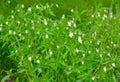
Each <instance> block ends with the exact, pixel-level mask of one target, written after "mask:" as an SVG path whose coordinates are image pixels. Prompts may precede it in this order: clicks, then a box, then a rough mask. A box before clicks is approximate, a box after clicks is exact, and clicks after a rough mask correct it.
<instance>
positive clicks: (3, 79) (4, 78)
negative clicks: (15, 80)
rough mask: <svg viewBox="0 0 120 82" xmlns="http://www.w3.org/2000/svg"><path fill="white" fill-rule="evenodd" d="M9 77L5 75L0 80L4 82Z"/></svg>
mask: <svg viewBox="0 0 120 82" xmlns="http://www.w3.org/2000/svg"><path fill="white" fill-rule="evenodd" d="M9 77H10V75H7V76H5V77H3V78H2V80H1V82H5V81H6V80H8V79H9Z"/></svg>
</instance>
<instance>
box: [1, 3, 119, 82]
mask: <svg viewBox="0 0 120 82" xmlns="http://www.w3.org/2000/svg"><path fill="white" fill-rule="evenodd" d="M59 7H60V5H59V4H49V3H46V4H44V5H42V4H41V3H37V4H36V3H35V4H34V5H31V6H29V7H28V8H25V5H24V4H18V5H17V6H16V7H15V9H14V10H12V11H11V14H10V15H9V16H8V17H7V19H6V18H4V16H2V15H1V16H0V46H1V47H0V70H1V71H0V80H1V81H2V82H4V81H6V80H7V81H8V80H9V81H10V80H11V81H12V82H117V81H118V79H119V78H120V28H119V27H120V15H119V14H120V12H119V10H117V9H118V8H116V13H114V12H113V10H112V7H102V6H98V8H91V9H89V10H88V9H86V10H82V11H79V10H78V9H70V10H69V11H68V12H69V13H67V14H66V13H62V14H61V16H59V17H57V15H56V13H55V12H54V10H55V9H54V8H56V9H57V8H58V9H59Z"/></svg>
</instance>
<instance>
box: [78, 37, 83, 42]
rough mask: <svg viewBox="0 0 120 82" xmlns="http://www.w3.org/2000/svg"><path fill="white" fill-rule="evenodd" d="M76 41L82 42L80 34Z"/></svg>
mask: <svg viewBox="0 0 120 82" xmlns="http://www.w3.org/2000/svg"><path fill="white" fill-rule="evenodd" d="M78 42H79V43H81V44H82V39H81V37H80V36H78Z"/></svg>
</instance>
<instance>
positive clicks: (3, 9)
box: [0, 0, 120, 16]
mask: <svg viewBox="0 0 120 82" xmlns="http://www.w3.org/2000/svg"><path fill="white" fill-rule="evenodd" d="M38 2H39V3H42V4H45V3H55V4H59V5H60V7H59V10H56V12H57V13H58V15H59V14H61V11H62V12H65V13H66V12H67V11H68V10H70V9H72V8H73V9H75V8H77V9H78V10H84V9H90V8H97V7H101V6H102V7H111V8H113V11H115V10H116V8H117V7H118V6H119V3H120V0H0V14H3V15H4V16H8V15H9V14H10V11H11V10H13V9H14V8H15V7H16V5H17V4H25V7H26V8H27V7H28V6H32V5H33V4H34V3H38Z"/></svg>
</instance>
